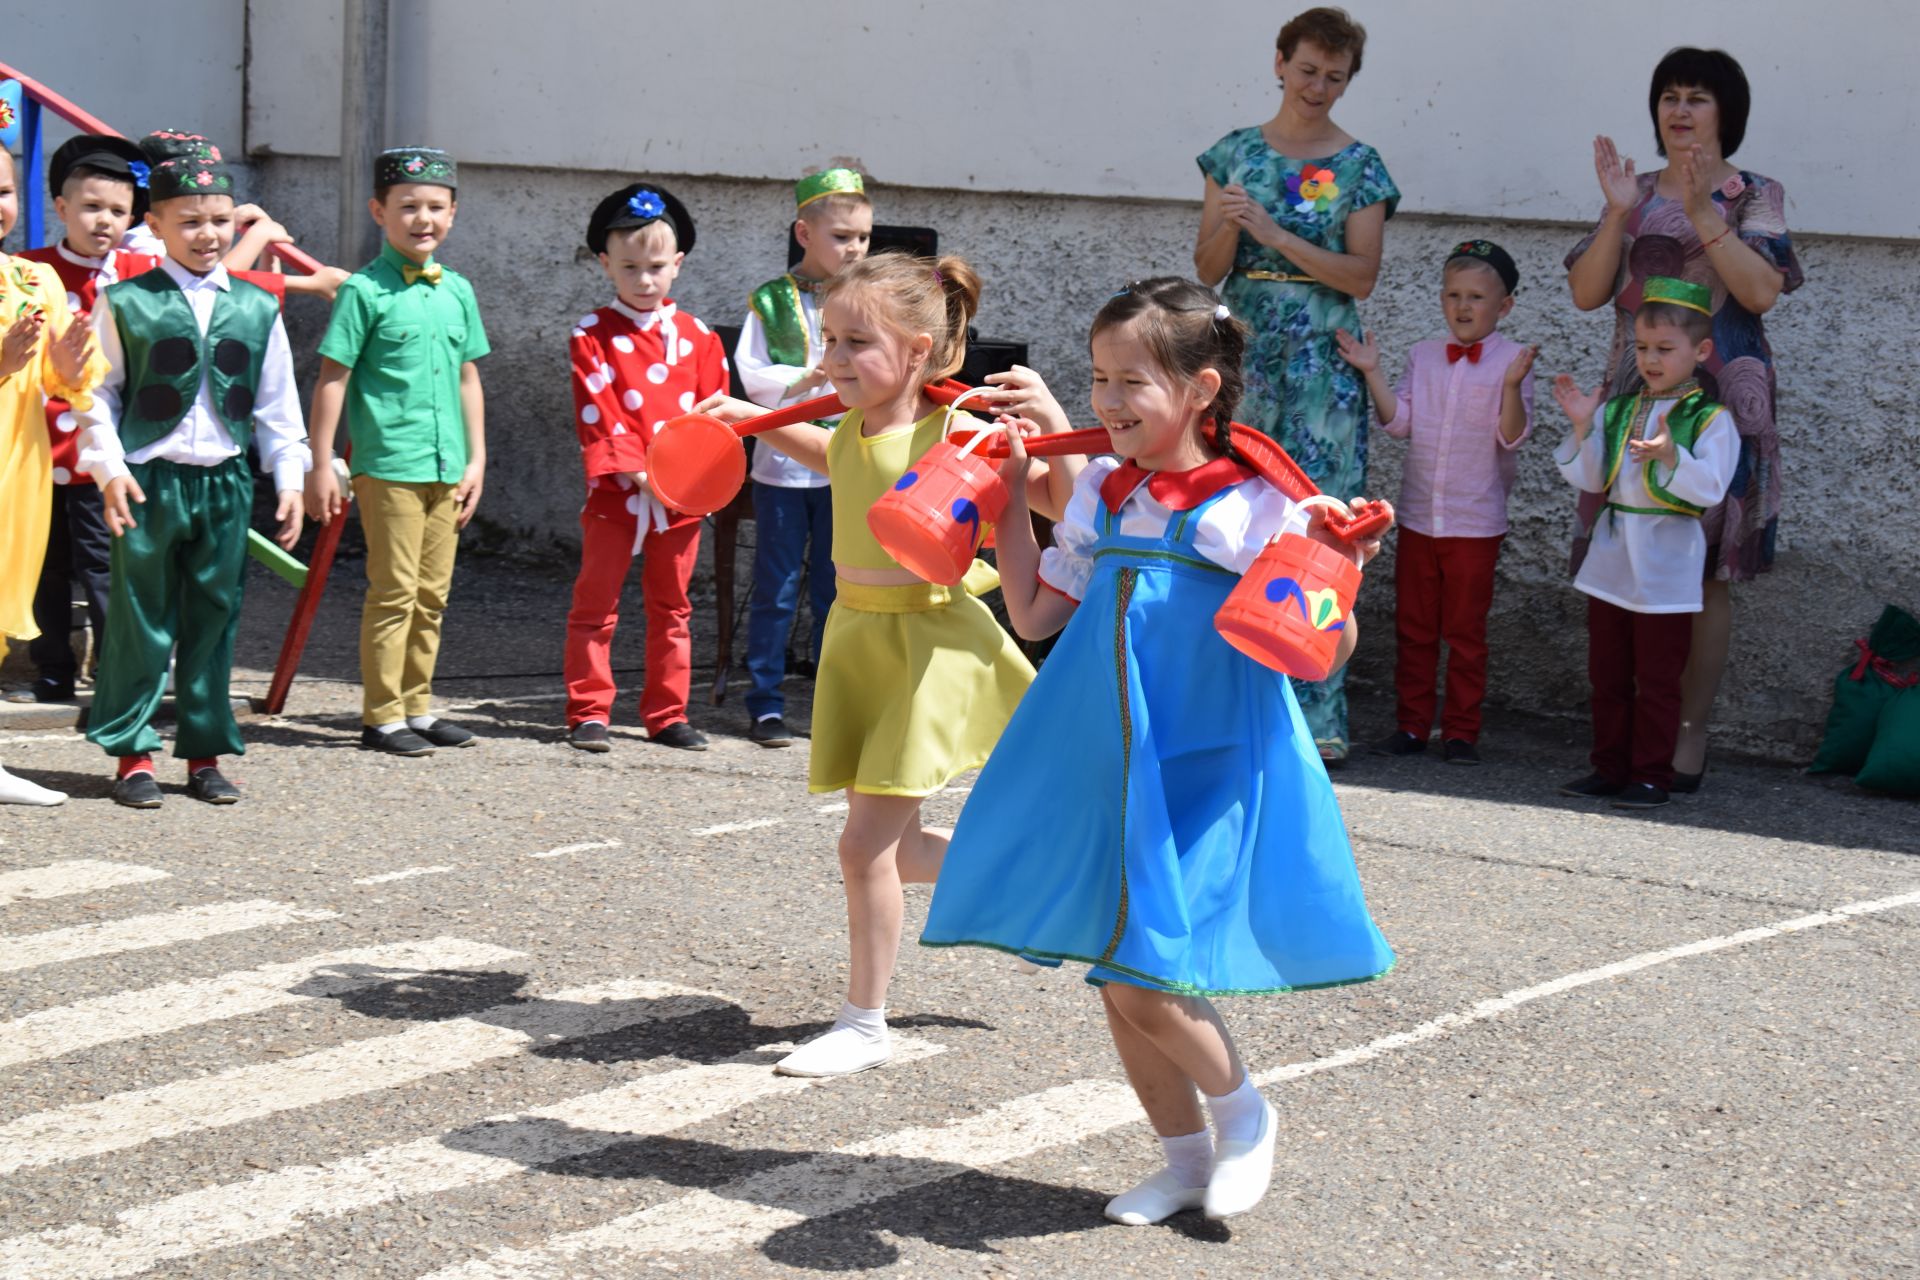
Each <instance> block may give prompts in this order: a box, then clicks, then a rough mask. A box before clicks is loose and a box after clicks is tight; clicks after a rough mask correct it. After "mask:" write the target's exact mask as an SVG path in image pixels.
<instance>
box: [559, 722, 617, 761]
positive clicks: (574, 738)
mask: <svg viewBox="0 0 1920 1280" xmlns="http://www.w3.org/2000/svg"><path fill="white" fill-rule="evenodd" d="M567 745H568V746H570V747H572V748H573V749H574V750H576V751H592V752H595V753H596V754H597V753H600V752H605V751H611V750H613V742H612V740H610V739H609V738H608V737H607V726H605V725H603V724H601V723H600V722H599V721H598V720H583V721H581V722H580V723H579V724H577V725H575V726H573V728H571V729H569V730H567Z"/></svg>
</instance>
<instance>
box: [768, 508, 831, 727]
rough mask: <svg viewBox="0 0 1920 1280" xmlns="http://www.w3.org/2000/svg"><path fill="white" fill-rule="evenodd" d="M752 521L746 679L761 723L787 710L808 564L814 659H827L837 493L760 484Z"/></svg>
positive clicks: (811, 646) (809, 649)
mask: <svg viewBox="0 0 1920 1280" xmlns="http://www.w3.org/2000/svg"><path fill="white" fill-rule="evenodd" d="M753 520H754V525H755V531H754V538H755V543H754V551H753V603H752V606H751V612H750V613H749V614H748V617H747V672H748V674H750V675H751V676H752V677H753V687H752V688H751V689H749V690H748V691H747V714H748V715H750V716H752V717H754V718H755V719H756V720H757V719H759V718H760V717H761V716H777V715H782V714H784V712H785V709H786V699H785V697H784V696H783V695H782V694H781V692H780V681H781V680H782V679H784V678H785V677H786V674H787V634H788V633H789V632H790V631H792V630H793V613H794V610H795V608H796V607H797V606H798V605H799V603H800V570H801V566H802V565H804V566H806V569H807V582H808V596H809V597H810V598H811V600H812V604H813V636H812V641H811V644H810V645H809V646H808V654H809V656H811V657H812V658H813V659H814V661H816V662H818V661H819V659H820V635H821V633H822V632H823V631H825V630H826V626H827V610H828V608H829V607H831V606H832V604H833V491H832V490H831V489H829V488H827V487H826V486H824V485H822V486H821V487H819V488H817V489H782V488H780V487H778V486H776V485H770V484H761V483H760V482H759V481H757V480H756V481H755V482H754V485H753ZM809 537H811V538H812V539H813V547H812V549H811V550H809V549H808V547H807V539H808V538H809Z"/></svg>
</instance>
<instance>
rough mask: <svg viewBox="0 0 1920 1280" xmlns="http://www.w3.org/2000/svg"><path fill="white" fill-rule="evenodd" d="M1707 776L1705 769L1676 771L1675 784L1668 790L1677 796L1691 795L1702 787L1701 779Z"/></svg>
mask: <svg viewBox="0 0 1920 1280" xmlns="http://www.w3.org/2000/svg"><path fill="white" fill-rule="evenodd" d="M1706 776H1707V771H1706V770H1705V769H1702V770H1701V771H1700V772H1698V773H1676V774H1674V775H1673V785H1672V786H1670V787H1668V788H1667V790H1668V791H1670V792H1672V793H1673V794H1674V795H1676V796H1690V795H1692V794H1693V793H1694V792H1696V791H1698V790H1699V789H1700V783H1701V780H1702V779H1704V778H1705V777H1706Z"/></svg>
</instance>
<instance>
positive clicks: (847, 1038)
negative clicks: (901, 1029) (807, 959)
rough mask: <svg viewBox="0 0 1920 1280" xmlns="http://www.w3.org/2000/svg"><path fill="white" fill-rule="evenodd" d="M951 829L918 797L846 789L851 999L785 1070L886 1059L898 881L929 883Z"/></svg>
mask: <svg viewBox="0 0 1920 1280" xmlns="http://www.w3.org/2000/svg"><path fill="white" fill-rule="evenodd" d="M947 834H948V833H947V832H945V831H944V830H939V829H933V828H923V827H922V826H921V825H920V799H919V797H917V796H873V795H863V794H861V793H860V792H857V791H849V792H848V793H847V825H846V826H845V828H844V829H842V831H841V833H840V878H841V882H842V885H843V886H844V888H845V890H846V895H847V944H848V952H849V960H850V963H849V966H848V969H849V971H848V975H847V999H846V1002H845V1003H844V1004H843V1005H842V1006H841V1008H840V1016H839V1018H837V1019H836V1020H835V1021H834V1025H833V1027H832V1029H830V1030H829V1031H828V1032H827V1033H826V1034H825V1035H823V1036H820V1037H818V1038H817V1039H814V1040H811V1041H808V1042H807V1043H806V1044H805V1045H803V1046H801V1047H800V1048H799V1049H796V1050H795V1051H794V1052H793V1053H791V1054H789V1055H787V1057H785V1058H783V1059H781V1061H780V1063H779V1066H778V1068H777V1069H778V1070H780V1071H782V1072H785V1073H786V1074H788V1075H807V1076H821V1075H846V1074H848V1073H850V1072H854V1071H864V1070H865V1069H867V1068H868V1067H877V1066H879V1065H880V1064H881V1063H882V1062H885V1061H886V1060H887V1057H888V1054H889V1053H890V1050H889V1048H888V1042H887V1025H886V1002H887V984H888V982H889V981H890V980H891V979H892V977H893V966H894V962H895V961H896V960H897V959H898V958H899V955H900V928H901V918H902V916H903V915H904V914H905V903H904V902H903V900H902V895H901V889H900V886H901V885H902V884H903V883H931V882H932V881H933V879H934V878H935V877H936V876H938V875H939V874H940V863H941V860H942V859H943V858H945V856H946V852H947Z"/></svg>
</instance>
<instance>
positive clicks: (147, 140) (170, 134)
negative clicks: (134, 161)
mask: <svg viewBox="0 0 1920 1280" xmlns="http://www.w3.org/2000/svg"><path fill="white" fill-rule="evenodd" d="M139 145H140V151H141V154H143V155H145V156H146V158H147V163H148V164H150V165H158V164H160V163H162V162H163V161H167V160H204V161H207V162H208V163H211V164H219V163H220V148H218V147H216V146H214V145H213V143H212V142H211V141H209V140H208V139H206V138H204V137H202V136H201V135H200V134H197V133H188V132H187V131H185V130H184V129H155V130H154V131H153V132H152V133H150V134H148V135H147V136H146V137H144V138H142V139H140V144H139Z"/></svg>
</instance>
